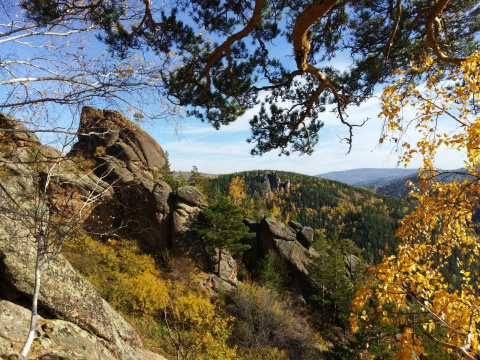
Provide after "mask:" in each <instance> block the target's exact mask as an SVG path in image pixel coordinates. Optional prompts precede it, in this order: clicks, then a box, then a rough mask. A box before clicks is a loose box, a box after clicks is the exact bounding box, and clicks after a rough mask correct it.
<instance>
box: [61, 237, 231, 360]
mask: <svg viewBox="0 0 480 360" xmlns="http://www.w3.org/2000/svg"><path fill="white" fill-rule="evenodd" d="M86 254H90V255H89V256H85V255H86ZM91 254H94V255H93V256H92V255H91ZM66 256H67V258H68V259H69V261H70V262H71V263H72V264H73V265H74V266H75V265H76V266H77V268H79V267H80V268H79V271H80V272H81V273H82V274H83V275H84V276H85V277H86V278H87V280H89V281H90V282H91V283H92V284H93V285H95V286H96V287H97V289H99V291H100V293H101V294H102V296H103V297H104V298H105V299H106V300H107V301H109V302H110V304H112V305H113V306H114V307H115V308H116V309H117V310H120V311H122V312H124V313H128V314H129V315H130V316H131V314H136V315H140V316H147V318H148V316H151V317H155V318H156V321H157V322H161V321H164V319H165V316H166V315H168V316H169V317H170V318H171V320H172V321H171V322H169V326H170V328H171V329H172V331H171V332H170V334H171V335H168V334H164V336H165V337H169V336H172V338H170V337H169V338H168V341H170V340H172V339H173V340H174V341H176V342H177V344H180V345H179V346H180V347H181V348H182V349H183V350H188V351H185V352H184V353H185V354H187V353H188V354H189V355H188V356H187V357H183V356H180V358H182V359H199V360H202V359H204V360H210V359H218V360H233V359H236V358H237V355H236V352H237V349H236V348H235V347H233V348H231V347H229V346H228V345H227V339H228V337H229V336H230V334H231V329H230V324H231V322H232V321H233V318H230V317H227V318H224V317H222V316H220V315H219V314H218V313H217V311H216V306H215V305H214V304H212V302H211V301H210V300H209V299H207V298H204V297H202V296H200V295H199V294H198V293H194V292H192V290H191V289H190V290H189V289H188V288H186V287H184V286H181V285H175V286H174V284H172V282H171V281H170V280H167V279H165V278H164V274H162V273H161V272H160V270H159V269H158V267H157V266H156V263H155V260H154V259H153V258H152V256H151V255H149V254H145V253H141V249H140V248H139V247H138V245H137V244H136V243H135V242H132V241H125V240H121V241H115V240H112V241H108V242H107V243H103V242H99V241H96V240H94V239H91V238H89V237H87V238H85V239H84V240H83V241H82V242H77V243H71V244H69V248H68V249H66ZM179 354H180V353H179Z"/></svg>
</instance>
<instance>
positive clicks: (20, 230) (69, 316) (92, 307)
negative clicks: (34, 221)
mask: <svg viewBox="0 0 480 360" xmlns="http://www.w3.org/2000/svg"><path fill="white" fill-rule="evenodd" d="M22 169H23V168H22V167H21V166H20V167H18V168H17V171H18V172H22V171H23V170H24V169H23V170H22ZM36 179H37V178H36V177H35V176H34V173H32V172H31V170H30V171H27V172H24V173H23V176H15V177H11V176H4V177H0V198H1V199H2V204H3V205H5V206H7V205H11V209H12V211H16V212H11V213H8V212H4V213H1V214H0V269H1V270H2V272H1V273H0V278H1V282H2V283H4V284H7V285H8V286H9V288H10V289H11V290H12V291H13V292H15V293H17V294H19V296H23V297H24V298H29V297H30V296H31V294H32V291H33V284H34V264H35V257H36V246H35V241H34V231H35V229H34V228H30V227H29V226H28V225H27V224H28V221H29V218H28V216H26V215H23V213H26V214H28V213H30V212H31V211H32V210H33V209H34V208H35V204H36V203H35V202H34V201H33V200H32V199H35V197H33V198H32V197H31V196H30V195H31V194H30V192H32V191H33V192H34V191H35V189H36V186H35V181H36ZM15 202H16V203H15ZM26 222H27V223H26ZM39 305H40V307H41V308H43V309H45V310H47V311H48V312H49V313H51V314H53V315H54V316H56V317H58V318H61V319H64V320H67V321H70V322H72V323H74V324H76V325H77V326H79V327H80V328H82V329H84V330H86V331H88V332H90V333H92V334H93V335H95V336H96V337H98V338H99V339H100V340H101V341H102V342H104V344H105V346H107V347H108V348H109V349H110V350H111V352H112V353H113V354H114V356H115V358H116V359H137V356H136V355H135V353H134V351H133V349H132V346H134V347H138V346H141V342H140V338H139V337H138V335H137V333H136V332H135V331H134V330H133V329H132V328H131V326H130V325H129V324H128V323H126V322H125V321H124V320H123V319H122V318H121V317H120V316H119V315H118V314H117V313H116V312H115V311H113V309H112V308H111V307H110V306H109V305H108V304H107V303H106V302H105V301H104V300H103V299H102V298H101V297H100V294H99V293H98V292H97V290H96V289H95V288H94V287H93V286H92V285H91V284H90V283H88V282H87V281H86V280H84V279H83V278H82V277H81V276H80V275H78V274H77V273H76V272H75V271H74V270H73V268H72V267H71V266H70V264H69V263H68V262H67V261H66V260H65V259H64V258H63V257H62V256H59V257H57V258H56V259H55V260H54V261H52V262H50V263H49V264H48V266H46V267H45V270H44V272H43V276H42V286H41V290H40V295H39Z"/></svg>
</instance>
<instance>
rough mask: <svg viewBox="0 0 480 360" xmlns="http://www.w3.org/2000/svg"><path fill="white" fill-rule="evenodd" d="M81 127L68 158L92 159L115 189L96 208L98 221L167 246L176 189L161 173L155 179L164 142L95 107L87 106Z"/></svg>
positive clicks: (118, 115) (99, 174) (120, 116)
mask: <svg viewBox="0 0 480 360" xmlns="http://www.w3.org/2000/svg"><path fill="white" fill-rule="evenodd" d="M78 133H79V134H80V135H79V136H78V142H77V143H75V144H74V145H73V147H72V150H71V151H70V152H69V154H68V157H69V159H71V160H72V161H84V160H85V159H86V160H90V161H92V162H93V163H94V166H93V169H92V172H93V173H94V174H95V175H96V176H97V177H98V178H100V179H102V180H103V181H105V182H107V183H108V184H110V186H111V187H112V188H113V189H114V193H113V196H112V197H111V198H109V199H106V200H104V201H103V203H102V205H101V206H99V207H98V208H97V209H96V211H94V212H93V213H92V217H93V218H94V219H96V220H97V221H96V223H97V224H98V223H101V224H104V226H105V227H106V228H109V227H110V228H116V227H117V228H120V227H121V228H122V234H123V235H126V236H128V237H132V238H136V239H138V240H140V241H142V242H143V243H144V244H146V245H148V246H151V247H154V248H159V249H166V248H168V247H169V246H170V236H171V235H170V234H171V225H170V223H171V206H172V190H171V188H170V186H169V185H168V184H167V183H166V182H164V181H162V180H161V179H160V180H156V181H154V179H155V178H158V176H156V175H158V174H159V173H160V171H161V170H162V168H163V166H164V165H165V163H166V160H165V153H164V152H163V149H162V148H161V147H160V145H158V143H157V142H156V141H155V140H154V139H153V138H152V137H151V136H150V135H149V134H147V133H146V132H145V131H144V130H142V129H141V128H140V127H139V126H138V125H136V124H134V123H133V122H131V121H130V120H127V119H126V118H125V116H123V114H122V113H120V112H118V111H110V110H103V111H102V110H99V109H95V108H92V107H84V108H83V110H82V114H81V117H80V125H79V129H78ZM91 223H93V221H89V224H91ZM104 232H105V231H104Z"/></svg>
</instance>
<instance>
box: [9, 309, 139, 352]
mask: <svg viewBox="0 0 480 360" xmlns="http://www.w3.org/2000/svg"><path fill="white" fill-rule="evenodd" d="M29 322H30V311H29V310H28V309H25V308H23V307H21V306H18V305H16V304H13V303H11V302H8V301H0V351H1V354H2V355H3V356H5V355H6V354H8V353H9V352H10V353H17V354H18V353H19V352H20V350H21V349H22V347H23V344H24V342H25V340H26V338H27V334H28V329H29ZM2 343H3V344H4V345H3V347H2V345H1V344H2ZM28 357H29V358H32V357H34V358H37V359H40V360H70V359H71V360H116V359H118V358H117V357H116V356H115V355H114V354H113V353H112V352H111V351H110V350H109V349H108V348H107V347H106V346H105V345H104V344H103V343H102V341H100V340H99V339H98V338H96V337H95V336H93V335H92V334H90V333H89V332H87V331H84V330H82V329H81V328H80V327H78V326H77V325H75V324H73V323H70V322H68V321H63V320H47V319H44V318H42V317H41V316H39V318H38V321H37V329H36V338H35V340H34V342H33V344H32V347H31V350H30V353H29V354H28ZM132 359H133V357H132ZM135 359H141V358H140V357H138V358H135Z"/></svg>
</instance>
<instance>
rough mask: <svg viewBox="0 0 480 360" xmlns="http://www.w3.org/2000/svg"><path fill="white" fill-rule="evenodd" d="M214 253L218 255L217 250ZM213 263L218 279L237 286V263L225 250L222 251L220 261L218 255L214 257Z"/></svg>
mask: <svg viewBox="0 0 480 360" xmlns="http://www.w3.org/2000/svg"><path fill="white" fill-rule="evenodd" d="M215 251H216V252H217V253H218V249H216V250H215ZM213 261H214V262H215V263H216V264H217V266H216V269H215V271H216V272H217V273H218V275H219V277H220V279H222V280H227V281H229V282H231V283H232V284H235V285H236V284H238V279H237V262H236V260H235V259H234V258H233V257H232V255H230V253H229V252H228V251H227V250H222V256H221V258H220V261H218V255H216V256H215V258H214V260H213Z"/></svg>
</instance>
